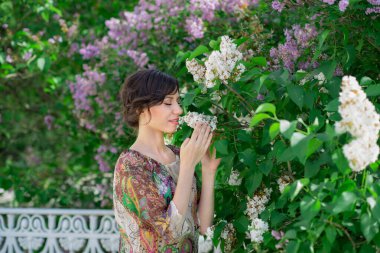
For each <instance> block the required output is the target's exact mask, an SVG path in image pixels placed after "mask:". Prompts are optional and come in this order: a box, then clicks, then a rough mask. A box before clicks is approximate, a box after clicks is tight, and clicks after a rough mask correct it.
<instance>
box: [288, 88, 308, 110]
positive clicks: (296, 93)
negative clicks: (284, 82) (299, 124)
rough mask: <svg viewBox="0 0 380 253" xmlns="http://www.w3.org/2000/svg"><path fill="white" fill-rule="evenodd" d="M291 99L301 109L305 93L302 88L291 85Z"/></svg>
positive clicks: (289, 90) (289, 89) (289, 91)
mask: <svg viewBox="0 0 380 253" xmlns="http://www.w3.org/2000/svg"><path fill="white" fill-rule="evenodd" d="M286 88H287V90H288V94H289V97H290V99H291V100H292V101H293V102H294V103H295V104H296V105H297V106H298V107H299V108H300V109H301V108H302V105H303V98H304V91H303V88H301V87H300V86H296V85H293V84H289V85H288V86H287V87H286Z"/></svg>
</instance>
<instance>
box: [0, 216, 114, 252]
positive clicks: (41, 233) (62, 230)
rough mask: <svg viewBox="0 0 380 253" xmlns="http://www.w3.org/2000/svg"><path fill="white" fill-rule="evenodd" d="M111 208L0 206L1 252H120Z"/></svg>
mask: <svg viewBox="0 0 380 253" xmlns="http://www.w3.org/2000/svg"><path fill="white" fill-rule="evenodd" d="M118 248H119V232H118V230H117V226H116V222H115V219H114V214H113V211H112V210H83V209H39V208H0V253H13V252H16V253H17V252H30V253H32V252H42V253H52V252H70V253H71V252H73V253H74V252H83V253H87V252H94V253H95V252H117V251H118Z"/></svg>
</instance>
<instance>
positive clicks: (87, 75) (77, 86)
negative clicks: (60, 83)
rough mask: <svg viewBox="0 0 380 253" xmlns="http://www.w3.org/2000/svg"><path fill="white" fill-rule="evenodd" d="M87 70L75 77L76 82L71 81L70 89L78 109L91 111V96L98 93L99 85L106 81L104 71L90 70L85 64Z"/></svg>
mask: <svg viewBox="0 0 380 253" xmlns="http://www.w3.org/2000/svg"><path fill="white" fill-rule="evenodd" d="M83 68H84V70H85V72H84V73H83V74H82V75H77V76H76V77H75V82H72V83H70V91H71V94H72V96H73V99H74V102H75V108H76V110H77V111H81V110H83V111H91V110H92V109H91V106H90V101H89V100H88V97H89V96H94V95H96V93H97V86H98V85H99V86H101V85H103V84H104V83H105V81H106V76H105V74H104V73H99V72H97V71H94V70H90V68H89V67H88V66H87V65H84V66H83Z"/></svg>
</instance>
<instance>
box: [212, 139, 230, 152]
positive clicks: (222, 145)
mask: <svg viewBox="0 0 380 253" xmlns="http://www.w3.org/2000/svg"><path fill="white" fill-rule="evenodd" d="M228 145H229V144H228V141H227V140H218V141H215V148H216V151H217V152H218V153H219V154H221V155H228Z"/></svg>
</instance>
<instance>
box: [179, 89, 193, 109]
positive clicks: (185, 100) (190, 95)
mask: <svg viewBox="0 0 380 253" xmlns="http://www.w3.org/2000/svg"><path fill="white" fill-rule="evenodd" d="M195 97H196V94H195V92H194V91H189V92H187V93H186V94H185V97H184V98H183V100H182V105H183V106H189V105H191V104H192V103H193V101H194V98H195Z"/></svg>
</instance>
